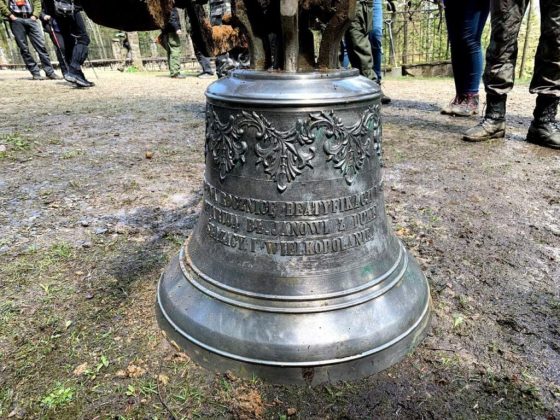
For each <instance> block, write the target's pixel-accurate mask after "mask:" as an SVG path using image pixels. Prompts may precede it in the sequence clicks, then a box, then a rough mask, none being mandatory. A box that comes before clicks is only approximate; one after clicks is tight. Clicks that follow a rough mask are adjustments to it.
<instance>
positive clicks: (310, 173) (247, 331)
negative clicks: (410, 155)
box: [157, 71, 430, 383]
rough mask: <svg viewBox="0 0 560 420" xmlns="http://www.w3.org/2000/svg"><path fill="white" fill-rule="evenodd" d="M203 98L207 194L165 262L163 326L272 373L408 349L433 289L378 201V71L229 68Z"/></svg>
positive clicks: (394, 355) (362, 371)
mask: <svg viewBox="0 0 560 420" xmlns="http://www.w3.org/2000/svg"><path fill="white" fill-rule="evenodd" d="M207 100H208V106H207V134H206V172H205V181H204V204H203V210H202V213H201V215H200V219H199V222H198V225H197V227H196V230H195V232H194V233H193V235H192V237H191V238H189V240H188V241H187V243H186V244H185V246H184V247H183V249H182V250H181V252H180V254H179V256H178V257H177V258H176V259H174V260H173V261H172V263H171V264H170V266H169V267H168V269H167V271H166V272H165V273H164V275H163V276H162V278H161V281H160V284H159V287H158V302H157V310H158V317H159V320H160V325H161V326H162V328H163V329H164V330H165V331H166V332H167V334H168V335H169V336H170V338H172V339H173V340H175V341H177V342H178V343H179V344H180V345H181V346H183V347H184V348H185V349H186V351H187V353H189V354H190V355H191V356H192V357H193V358H194V359H195V360H196V361H198V362H199V363H201V364H202V365H204V366H207V367H209V368H211V369H216V370H225V369H231V370H233V371H235V372H237V374H239V375H241V376H248V377H251V376H252V375H254V374H255V375H257V376H261V377H263V378H265V379H266V380H268V381H271V382H277V383H298V382H301V383H319V382H323V381H334V380H338V379H352V378H358V377H362V376H365V375H368V374H371V373H374V372H377V371H379V370H381V369H384V368H386V367H388V366H390V365H391V364H393V363H395V362H396V361H398V360H399V359H401V358H402V357H404V356H405V355H406V354H407V353H408V352H409V351H410V350H411V349H412V348H413V347H414V346H415V345H416V344H417V343H418V341H419V340H420V339H421V337H422V335H423V333H424V331H425V329H426V327H427V325H428V321H429V302H430V297H429V290H428V285H427V282H426V279H425V277H424V276H423V274H422V273H421V271H420V269H419V268H418V265H417V264H416V263H415V262H414V260H413V258H412V257H411V256H410V255H409V254H408V252H407V251H406V250H405V248H404V247H403V245H402V244H401V243H400V241H399V240H398V239H397V238H396V237H395V236H394V234H393V233H392V231H391V230H390V228H389V227H388V225H387V220H386V217H385V210H384V200H383V192H382V177H381V170H380V156H381V122H380V115H379V89H378V87H377V86H376V85H375V84H374V83H372V82H370V81H368V80H367V79H365V78H363V77H361V76H358V75H357V74H356V72H352V71H348V72H332V73H306V74H296V73H292V74H287V73H266V72H257V71H237V72H235V73H234V74H233V76H232V77H229V78H225V79H222V80H219V81H217V82H215V83H214V84H212V85H211V86H210V87H209V88H208V92H207Z"/></svg>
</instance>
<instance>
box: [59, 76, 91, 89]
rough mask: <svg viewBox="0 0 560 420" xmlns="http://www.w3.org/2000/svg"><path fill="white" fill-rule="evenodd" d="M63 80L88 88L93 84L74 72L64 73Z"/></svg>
mask: <svg viewBox="0 0 560 420" xmlns="http://www.w3.org/2000/svg"><path fill="white" fill-rule="evenodd" d="M64 80H66V81H67V82H70V83H73V84H75V85H76V86H77V87H83V88H88V87H92V86H93V84H92V83H91V82H90V81H88V80H86V78H85V77H82V76H81V75H79V74H75V73H70V72H68V73H66V74H65V75H64Z"/></svg>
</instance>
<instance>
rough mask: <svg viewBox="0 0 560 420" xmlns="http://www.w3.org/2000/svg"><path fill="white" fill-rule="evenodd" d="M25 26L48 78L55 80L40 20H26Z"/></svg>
mask: <svg viewBox="0 0 560 420" xmlns="http://www.w3.org/2000/svg"><path fill="white" fill-rule="evenodd" d="M25 25H26V26H27V35H28V36H29V40H30V41H31V45H33V48H35V51H37V55H38V56H39V60H40V61H41V64H42V65H43V70H44V71H45V73H46V74H47V77H50V78H53V76H54V74H55V73H54V69H53V66H52V64H51V59H50V57H49V53H48V52H47V47H46V46H45V37H44V35H43V30H42V28H41V24H40V23H39V21H38V20H33V19H26V22H25Z"/></svg>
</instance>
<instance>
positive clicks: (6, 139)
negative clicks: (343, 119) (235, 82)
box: [0, 71, 560, 419]
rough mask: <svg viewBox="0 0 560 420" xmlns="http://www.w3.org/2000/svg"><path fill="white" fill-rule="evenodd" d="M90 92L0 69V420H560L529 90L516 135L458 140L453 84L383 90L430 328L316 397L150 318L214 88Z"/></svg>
mask: <svg viewBox="0 0 560 420" xmlns="http://www.w3.org/2000/svg"><path fill="white" fill-rule="evenodd" d="M88 76H92V77H93V75H91V74H88ZM94 80H95V82H96V83H97V87H95V88H93V89H89V90H78V89H74V88H72V87H71V86H69V85H68V84H66V83H65V82H59V81H44V82H33V81H31V80H29V75H28V74H26V73H24V72H10V71H1V72H0V418H6V417H9V418H38V417H43V418H51V419H75V418H85V419H93V418H119V419H136V418H150V419H156V418H157V419H166V418H173V417H175V418H182V417H184V418H197V417H198V418H230V417H234V418H241V419H247V418H267V419H288V418H302V419H326V418H329V419H334V418H337V419H338V418H346V419H362V418H404V419H413V418H465V419H468V418H495V419H503V418H547V419H555V418H560V263H559V262H560V152H558V151H554V150H550V149H545V148H541V147H538V146H535V145H531V144H528V143H525V142H524V135H525V132H526V129H527V127H528V125H529V122H530V120H531V111H532V106H533V101H534V97H532V96H531V95H529V93H528V89H527V85H526V84H520V85H519V86H517V87H516V89H515V90H514V92H513V93H512V95H511V96H510V100H509V103H508V107H509V112H508V118H509V119H508V134H507V138H506V139H505V140H496V141H491V142H488V143H484V144H468V143H465V142H463V141H461V140H460V135H459V134H460V132H461V131H462V130H463V129H465V128H466V127H468V126H469V125H470V124H472V123H473V122H475V120H474V119H459V118H451V117H444V116H441V115H440V114H439V107H440V106H441V105H443V104H444V103H445V102H446V101H448V100H450V99H451V96H452V92H453V87H452V81H451V80H450V79H433V80H424V79H422V80H418V79H399V80H396V79H395V80H388V81H387V82H386V84H385V91H386V93H387V94H388V95H390V96H392V97H393V103H392V104H391V105H389V106H386V107H384V108H383V110H382V114H383V118H384V120H383V122H384V159H385V169H384V170H385V198H386V201H387V215H388V218H389V220H390V221H391V222H392V225H393V228H394V229H395V230H396V232H397V234H398V235H399V236H400V237H401V238H402V239H403V241H404V242H405V243H406V245H407V246H408V248H409V249H410V250H411V251H412V253H413V254H414V255H415V256H416V258H417V259H418V260H419V261H420V263H421V265H422V267H423V269H424V271H425V273H426V275H427V277H428V280H429V282H430V285H431V288H432V297H433V302H434V316H433V323H432V329H431V333H430V335H429V336H428V338H427V339H426V340H425V341H424V342H423V343H422V344H421V346H420V347H419V348H418V349H417V351H416V352H414V353H413V354H412V355H410V356H409V357H408V358H407V359H405V360H404V361H403V362H401V363H400V364H398V365H396V366H394V367H392V368H391V369H389V370H387V371H385V372H382V373H381V374H378V375H376V376H373V377H370V378H367V379H364V380H361V381H357V382H344V383H339V384H329V385H322V386H317V387H313V388H309V387H288V386H282V387H280V386H270V385H265V384H263V383H262V382H261V381H259V380H258V379H255V380H252V381H243V380H240V379H238V378H235V377H234V376H232V375H231V374H225V375H220V374H214V373H209V372H207V371H206V370H204V369H202V368H200V367H198V366H196V365H195V364H194V363H193V362H191V361H190V360H189V358H188V357H187V356H186V355H185V354H184V353H181V352H179V351H178V350H177V349H175V348H173V347H172V346H171V345H169V344H168V343H167V341H165V340H164V339H163V338H162V336H161V335H160V332H159V330H158V327H157V325H156V322H155V319H154V299H155V287H156V282H157V280H158V277H159V274H160V273H161V272H162V270H163V269H164V267H165V265H166V263H167V261H168V260H169V259H170V258H171V257H172V256H173V255H174V254H175V253H176V252H177V251H178V249H179V246H180V244H181V243H182V241H183V240H184V239H185V238H186V237H187V236H188V235H189V234H190V232H191V229H192V227H193V225H194V224H195V223H196V220H197V214H198V212H199V208H200V200H201V185H202V176H203V170H204V153H203V146H204V125H205V124H204V95H203V94H204V90H205V88H206V86H207V85H208V83H210V82H211V81H206V80H198V79H196V78H194V77H191V78H188V79H186V80H171V79H169V78H167V77H165V75H164V74H163V73H160V74H153V73H152V74H121V73H118V72H108V71H107V72H99V79H97V80H96V79H94ZM147 152H148V153H147ZM150 154H152V157H151V158H150V159H149V158H147V156H148V157H149V156H150Z"/></svg>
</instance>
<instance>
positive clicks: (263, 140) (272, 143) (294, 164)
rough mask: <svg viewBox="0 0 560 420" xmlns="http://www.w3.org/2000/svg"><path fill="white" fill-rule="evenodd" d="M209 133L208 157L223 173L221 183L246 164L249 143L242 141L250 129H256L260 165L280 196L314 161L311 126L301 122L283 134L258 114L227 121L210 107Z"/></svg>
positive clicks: (231, 118)
mask: <svg viewBox="0 0 560 420" xmlns="http://www.w3.org/2000/svg"><path fill="white" fill-rule="evenodd" d="M208 111H209V112H208V115H209V117H208V123H207V129H206V154H207V156H208V155H210V156H211V158H212V159H213V161H214V163H215V164H216V165H217V166H218V168H219V170H220V179H221V180H224V179H225V177H226V175H227V174H228V173H229V172H231V171H232V170H233V168H234V167H235V166H236V165H237V164H238V163H241V164H243V163H245V153H246V151H247V143H246V142H245V141H244V140H243V136H244V135H245V131H246V129H248V128H254V129H255V138H256V140H257V144H256V145H255V154H256V156H257V165H262V166H263V168H264V172H265V173H266V174H267V175H269V176H270V178H271V179H272V180H273V181H275V182H276V185H277V188H278V190H279V191H280V192H282V191H284V190H285V189H286V188H287V186H288V183H290V182H292V181H293V180H294V179H295V178H296V177H297V176H298V175H300V174H301V173H302V171H303V170H304V168H305V167H310V168H312V166H311V163H310V161H311V160H312V159H313V157H315V149H314V148H313V147H311V144H312V143H313V141H314V138H313V137H312V136H310V135H309V133H308V124H307V123H306V122H303V121H301V120H298V121H297V123H296V126H295V128H293V129H290V130H288V131H281V130H278V129H276V128H274V127H273V126H272V124H271V123H270V122H269V121H268V120H267V119H266V118H265V117H264V116H262V115H260V114H257V113H256V112H247V111H241V112H240V113H238V114H235V115H233V114H232V115H230V117H229V118H228V121H227V122H225V123H223V122H221V121H220V120H219V118H218V116H217V114H216V112H215V111H214V110H212V109H211V108H210V107H209V110H208Z"/></svg>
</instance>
